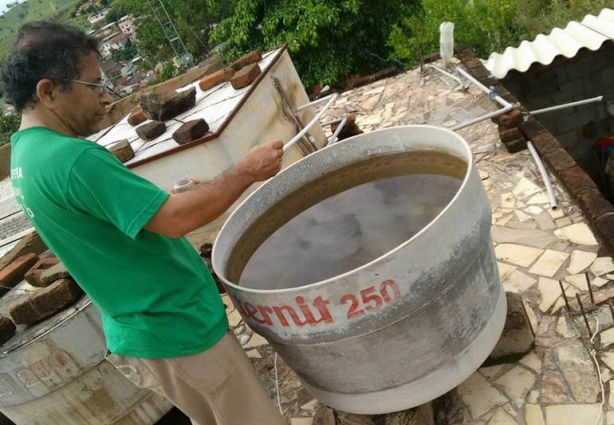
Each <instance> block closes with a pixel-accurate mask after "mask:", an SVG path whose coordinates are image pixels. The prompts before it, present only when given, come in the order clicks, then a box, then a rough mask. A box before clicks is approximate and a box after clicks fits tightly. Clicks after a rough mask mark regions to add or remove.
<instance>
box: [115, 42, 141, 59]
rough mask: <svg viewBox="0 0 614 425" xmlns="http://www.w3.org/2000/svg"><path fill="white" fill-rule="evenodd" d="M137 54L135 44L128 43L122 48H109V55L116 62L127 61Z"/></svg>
mask: <svg viewBox="0 0 614 425" xmlns="http://www.w3.org/2000/svg"><path fill="white" fill-rule="evenodd" d="M137 54H138V49H137V48H136V46H135V45H133V44H131V43H128V44H127V45H126V47H124V48H123V49H113V50H111V56H112V57H113V60H114V61H116V62H122V61H127V60H130V59H132V58H134V57H135V56H136V55H137Z"/></svg>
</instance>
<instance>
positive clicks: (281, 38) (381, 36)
mask: <svg viewBox="0 0 614 425" xmlns="http://www.w3.org/2000/svg"><path fill="white" fill-rule="evenodd" d="M419 3H420V2H419V0H405V1H399V0H379V1H371V0H236V3H235V13H234V15H233V16H232V17H230V18H228V19H225V20H224V21H222V22H221V23H220V25H219V26H218V27H217V28H216V29H215V30H214V33H213V38H214V40H215V41H217V42H220V43H221V42H225V47H224V49H223V52H224V54H225V55H227V56H228V57H229V59H234V58H236V57H239V56H240V55H242V54H245V53H247V52H249V51H251V50H256V49H261V50H269V49H271V48H274V47H277V46H279V45H281V44H287V45H288V49H289V51H290V54H291V55H292V61H293V63H294V65H295V66H296V68H297V71H298V73H299V75H300V76H301V78H302V80H303V84H304V85H305V86H306V87H311V86H312V85H314V84H316V83H321V84H323V85H324V84H339V83H341V81H342V80H343V79H344V78H345V77H346V76H348V75H350V74H356V73H369V72H373V71H376V70H378V69H382V68H385V67H388V66H391V65H392V62H391V61H390V60H389V59H388V56H389V54H390V52H391V50H392V49H391V47H390V46H387V45H386V41H387V40H388V37H389V35H390V29H391V28H392V26H393V25H394V24H395V23H397V22H399V21H400V20H401V19H402V18H404V17H408V16H412V15H413V14H414V13H415V12H416V11H417V10H418V8H419Z"/></svg>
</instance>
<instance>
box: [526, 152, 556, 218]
mask: <svg viewBox="0 0 614 425" xmlns="http://www.w3.org/2000/svg"><path fill="white" fill-rule="evenodd" d="M527 147H528V148H529V152H531V156H532V157H533V160H534V161H535V164H536V165H537V168H538V169H539V173H540V174H541V175H542V180H543V181H544V185H545V186H546V192H548V198H549V199H550V207H551V208H552V209H553V210H556V209H557V208H558V204H557V202H556V197H555V196H554V190H553V189H552V183H551V182H550V177H548V173H547V172H546V167H544V163H543V162H542V160H541V159H540V157H539V155H538V154H537V151H536V150H535V147H534V146H533V143H531V142H530V141H528V140H527Z"/></svg>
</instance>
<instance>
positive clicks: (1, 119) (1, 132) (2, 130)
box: [0, 114, 21, 146]
mask: <svg viewBox="0 0 614 425" xmlns="http://www.w3.org/2000/svg"><path fill="white" fill-rule="evenodd" d="M20 122H21V119H20V118H19V115H17V114H9V115H4V116H1V115H0V146H2V145H5V144H7V143H9V142H10V141H11V136H12V135H13V133H15V132H16V131H17V130H18V129H19V123H20Z"/></svg>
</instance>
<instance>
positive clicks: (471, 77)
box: [456, 66, 513, 108]
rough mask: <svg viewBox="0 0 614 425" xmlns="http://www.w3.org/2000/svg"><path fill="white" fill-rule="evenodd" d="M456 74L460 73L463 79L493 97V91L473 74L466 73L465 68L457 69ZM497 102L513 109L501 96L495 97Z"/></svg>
mask: <svg viewBox="0 0 614 425" xmlns="http://www.w3.org/2000/svg"><path fill="white" fill-rule="evenodd" d="M456 72H458V73H459V74H460V75H462V76H463V77H465V78H466V79H468V80H469V81H471V82H472V83H473V84H475V85H476V86H477V87H478V88H479V89H481V90H482V91H483V92H484V93H486V94H488V95H491V94H492V90H491V89H489V88H488V87H486V86H485V85H484V84H482V83H480V82H479V81H478V80H476V79H475V78H474V77H473V76H472V75H471V74H469V73H468V72H467V71H465V70H464V69H463V68H461V67H460V66H459V67H458V68H456ZM493 100H494V101H495V102H497V103H498V104H499V105H501V106H511V107H512V108H513V105H512V104H511V103H509V102H508V101H507V100H505V99H503V98H502V97H501V96H499V95H497V96H495V97H494V99H493Z"/></svg>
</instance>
